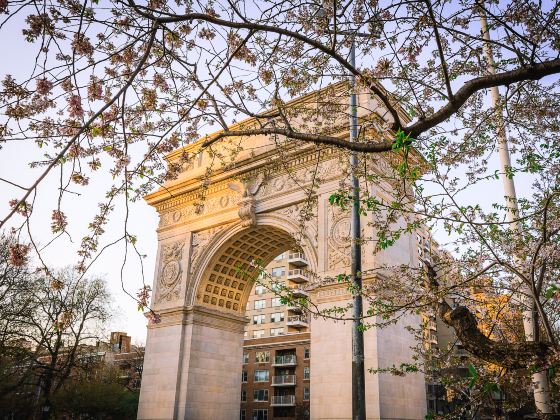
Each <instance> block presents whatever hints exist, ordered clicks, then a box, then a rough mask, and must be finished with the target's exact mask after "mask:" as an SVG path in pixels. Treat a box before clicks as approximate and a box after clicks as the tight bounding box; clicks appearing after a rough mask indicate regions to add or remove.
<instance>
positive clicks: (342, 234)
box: [327, 206, 351, 270]
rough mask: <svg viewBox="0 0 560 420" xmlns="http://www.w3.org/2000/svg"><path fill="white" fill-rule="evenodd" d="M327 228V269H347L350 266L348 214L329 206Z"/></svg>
mask: <svg viewBox="0 0 560 420" xmlns="http://www.w3.org/2000/svg"><path fill="white" fill-rule="evenodd" d="M328 212H329V218H328V221H329V227H328V238H327V247H328V257H327V261H328V268H329V270H334V269H336V268H342V267H348V266H349V265H350V258H351V257H350V245H351V239H350V216H349V212H347V211H342V210H341V209H340V208H338V207H332V206H329V210H328Z"/></svg>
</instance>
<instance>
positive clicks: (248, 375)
mask: <svg viewBox="0 0 560 420" xmlns="http://www.w3.org/2000/svg"><path fill="white" fill-rule="evenodd" d="M306 267H307V261H306V259H305V256H304V255H303V254H302V253H299V252H286V253H283V254H280V255H279V256H278V257H276V258H275V259H274V261H272V262H271V263H270V264H269V265H268V266H267V267H266V270H267V272H268V276H266V277H263V278H262V279H261V281H259V282H258V283H257V284H255V285H254V286H253V290H252V291H251V295H250V297H249V300H248V303H247V311H246V315H247V317H248V318H249V324H248V325H247V327H246V328H245V342H244V347H243V370H242V372H241V377H242V388H241V396H240V400H241V411H240V419H241V420H270V419H286V420H288V419H308V418H309V398H310V393H311V389H310V385H309V379H310V375H311V372H310V367H309V362H310V357H311V353H310V333H309V318H308V316H307V315H305V314H304V312H303V310H302V308H301V307H299V306H298V305H297V304H293V305H283V304H282V303H281V300H280V298H279V297H278V296H277V295H276V294H275V293H274V291H273V290H274V287H275V286H276V285H282V286H286V287H290V288H291V289H292V290H293V294H294V297H306V296H307V292H305V285H306V283H307V282H308V281H309V274H308V273H307V272H306Z"/></svg>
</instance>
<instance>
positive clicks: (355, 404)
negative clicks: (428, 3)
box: [349, 35, 366, 420]
mask: <svg viewBox="0 0 560 420" xmlns="http://www.w3.org/2000/svg"><path fill="white" fill-rule="evenodd" d="M354 36H355V35H352V44H351V46H350V64H351V65H352V67H356V44H355V42H354ZM350 85H351V89H352V93H351V94H350V110H349V111H350V112H349V113H350V130H349V131H350V141H351V142H354V141H356V139H357V137H358V98H357V96H356V88H357V86H356V76H354V74H353V73H350ZM357 169H358V157H357V156H356V152H350V172H351V175H350V176H351V184H352V215H351V224H350V227H351V228H350V230H351V232H350V233H351V238H352V242H351V244H352V249H351V258H352V263H351V280H352V300H353V302H352V303H353V306H352V309H353V311H352V319H353V320H352V418H353V419H354V420H365V418H366V378H365V366H364V330H363V325H362V316H363V302H362V244H361V224H360V180H359V179H358V176H357V174H356V171H357Z"/></svg>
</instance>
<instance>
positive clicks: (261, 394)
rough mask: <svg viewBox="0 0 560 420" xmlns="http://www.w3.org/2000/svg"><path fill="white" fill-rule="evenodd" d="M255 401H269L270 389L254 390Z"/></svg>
mask: <svg viewBox="0 0 560 420" xmlns="http://www.w3.org/2000/svg"><path fill="white" fill-rule="evenodd" d="M253 401H256V402H264V401H268V389H255V390H253Z"/></svg>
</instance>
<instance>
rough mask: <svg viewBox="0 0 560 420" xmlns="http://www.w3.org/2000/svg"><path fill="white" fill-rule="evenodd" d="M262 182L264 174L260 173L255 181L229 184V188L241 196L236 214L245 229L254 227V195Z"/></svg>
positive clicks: (255, 219)
mask: <svg viewBox="0 0 560 420" xmlns="http://www.w3.org/2000/svg"><path fill="white" fill-rule="evenodd" d="M263 181H264V174H263V173H262V172H261V173H259V174H257V176H256V178H255V179H251V180H247V181H245V182H232V183H230V184H229V188H231V189H232V190H234V191H237V192H238V193H239V194H241V196H242V198H241V199H240V200H239V202H238V205H239V210H238V214H239V217H240V218H241V223H242V225H243V226H245V227H249V226H255V225H256V224H257V215H256V212H255V195H256V194H257V193H258V191H259V189H260V187H261V185H262V183H263Z"/></svg>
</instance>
